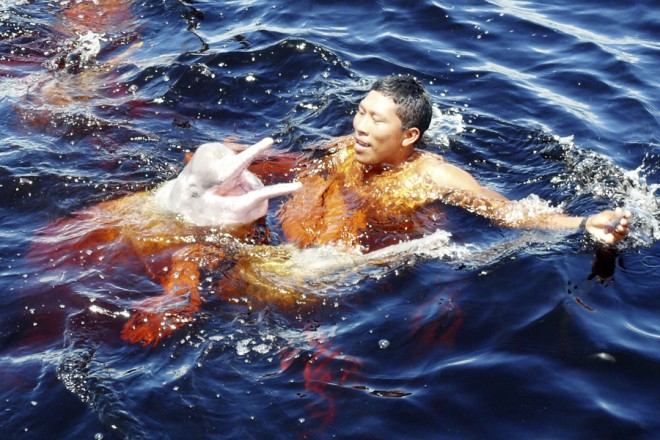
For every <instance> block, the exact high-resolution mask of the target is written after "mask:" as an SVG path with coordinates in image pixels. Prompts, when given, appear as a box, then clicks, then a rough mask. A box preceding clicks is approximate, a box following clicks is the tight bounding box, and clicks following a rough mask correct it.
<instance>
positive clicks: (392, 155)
mask: <svg viewBox="0 0 660 440" xmlns="http://www.w3.org/2000/svg"><path fill="white" fill-rule="evenodd" d="M432 113H433V108H432V106H431V98H430V96H429V94H428V93H427V92H426V90H425V89H424V86H422V85H421V84H420V83H419V82H418V81H417V80H415V79H414V78H411V77H407V76H388V77H385V78H382V79H380V80H378V81H376V82H375V83H374V85H373V86H372V88H371V91H370V92H369V93H368V94H367V96H366V97H365V98H364V99H363V100H362V101H360V104H359V106H358V112H357V113H356V114H355V118H354V119H353V128H354V129H355V138H356V145H355V159H356V160H357V161H358V162H360V163H362V164H365V165H384V164H389V165H398V164H400V163H402V162H404V161H405V160H406V159H407V158H408V157H409V156H410V154H411V153H412V152H413V149H414V146H415V144H416V143H417V141H419V139H420V138H421V137H422V135H423V134H424V132H425V131H426V129H427V128H428V127H429V125H430V123H431V115H432Z"/></svg>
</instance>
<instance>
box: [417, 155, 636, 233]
mask: <svg viewBox="0 0 660 440" xmlns="http://www.w3.org/2000/svg"><path fill="white" fill-rule="evenodd" d="M427 172H428V175H429V177H430V178H431V179H432V181H433V184H434V186H435V187H436V188H437V189H438V191H439V193H440V194H441V196H440V199H441V200H442V201H444V202H446V203H448V204H451V205H455V206H460V207H462V208H465V209H467V210H469V211H471V212H474V213H476V214H479V215H482V216H484V217H486V218H489V219H490V220H492V221H493V222H495V223H497V224H499V225H502V226H506V227H510V228H530V229H532V228H537V229H578V228H584V229H585V230H586V231H587V232H589V234H590V235H591V236H592V237H594V238H595V239H597V240H599V241H601V242H604V243H608V244H613V243H616V242H618V241H619V240H621V239H622V238H624V237H625V236H626V235H628V227H629V225H630V217H631V214H630V212H629V211H623V210H622V209H620V208H618V209H616V210H607V211H603V212H600V213H597V214H593V215H590V216H586V217H579V216H570V215H566V214H564V213H562V212H560V211H558V210H555V209H552V208H550V207H533V206H530V205H529V204H526V203H523V202H518V201H512V200H509V199H507V198H506V197H504V196H503V195H501V194H499V193H498V192H496V191H493V190H490V189H488V188H485V187H483V186H482V185H481V184H480V183H479V182H477V180H476V179H475V178H474V177H472V175H471V174H469V173H468V172H466V171H464V170H462V169H460V168H458V167H456V166H454V165H451V164H448V163H445V162H440V163H438V164H436V166H433V167H432V168H431V167H429V169H428V170H427Z"/></svg>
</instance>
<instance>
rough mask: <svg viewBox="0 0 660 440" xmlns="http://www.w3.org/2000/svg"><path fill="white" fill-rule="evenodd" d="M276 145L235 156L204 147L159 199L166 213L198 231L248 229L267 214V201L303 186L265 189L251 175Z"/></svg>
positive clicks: (258, 146) (228, 151) (218, 148)
mask: <svg viewBox="0 0 660 440" xmlns="http://www.w3.org/2000/svg"><path fill="white" fill-rule="evenodd" d="M272 145H273V140H272V139H270V138H266V139H263V140H262V141H260V142H258V143H256V144H254V145H252V146H251V147H248V148H247V149H245V150H243V151H241V152H239V153H236V152H235V151H234V150H232V149H231V148H229V147H227V146H226V145H224V144H222V143H219V142H212V143H207V144H202V145H200V146H199V148H198V149H197V151H196V152H195V154H194V156H193V158H192V160H191V161H190V162H189V163H188V164H187V165H186V166H185V168H184V169H183V171H181V173H180V174H179V175H178V177H177V178H176V179H174V180H170V181H169V182H166V183H165V184H163V185H162V186H161V187H160V188H158V190H156V192H155V197H156V198H157V200H158V201H159V202H160V203H161V204H162V206H164V207H165V208H166V209H167V210H169V211H171V212H174V213H176V214H179V215H181V216H183V218H184V219H185V220H187V221H189V222H190V223H193V224H195V225H196V226H221V225H240V224H249V223H252V222H253V221H255V220H257V219H259V218H261V217H264V216H265V215H266V213H267V212H268V199H271V198H274V197H279V196H283V195H286V194H290V193H292V192H294V191H296V190H298V189H300V187H301V184H300V182H293V183H280V184H276V185H269V186H264V185H263V183H261V180H259V178H258V177H257V176H256V175H254V174H253V173H251V172H249V171H247V167H248V166H249V165H250V163H251V162H252V161H253V160H254V159H255V158H256V157H257V156H258V155H259V154H260V153H262V152H264V151H265V150H267V149H268V148H270V147H271V146H272Z"/></svg>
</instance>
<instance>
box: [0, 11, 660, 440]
mask: <svg viewBox="0 0 660 440" xmlns="http://www.w3.org/2000/svg"><path fill="white" fill-rule="evenodd" d="M107 3H108V2H106V4H107ZM109 3H116V4H118V5H119V7H118V8H117V9H116V10H114V11H115V13H116V15H114V16H113V17H114V18H113V17H111V18H112V19H109V20H108V21H103V20H96V19H89V20H80V19H79V20H78V21H76V19H75V17H73V18H72V17H69V18H66V15H65V14H64V11H65V9H66V8H67V7H68V6H70V5H68V4H66V3H65V2H64V3H59V2H57V3H53V2H44V1H21V0H3V1H2V2H0V121H1V123H0V133H1V134H2V138H1V139H2V141H1V143H0V196H1V199H0V200H1V201H2V202H1V205H0V235H1V236H2V248H1V250H0V323H1V324H0V375H1V377H0V379H1V380H0V402H2V406H1V412H2V415H1V416H0V432H2V434H3V438H124V437H127V438H159V439H160V438H173V439H174V438H301V437H302V438H305V437H309V438H333V437H337V438H479V439H481V438H502V439H510V438H538V439H540V438H548V439H550V438H553V439H554V438H562V439H570V438H575V439H583V438H612V439H615V438H616V439H620V438H626V439H637V438H640V439H651V438H658V436H660V422H659V421H658V417H657V409H658V408H659V407H660V394H659V393H658V392H657V383H658V381H660V324H658V322H659V319H658V318H659V317H660V298H659V297H658V292H660V275H659V271H658V268H659V267H660V245H659V244H658V238H659V237H660V229H659V225H660V224H659V220H660V208H659V204H658V197H657V188H658V184H659V177H660V166H659V164H660V161H659V159H658V155H659V154H660V151H659V148H660V147H659V146H660V139H659V137H658V133H659V132H660V131H659V118H660V113H659V109H660V101H659V99H660V81H659V80H658V79H657V78H658V76H657V67H658V65H659V62H660V42H659V41H658V34H657V29H659V28H660V13H659V12H658V5H657V2H655V1H654V0H645V1H638V2H615V1H599V2H593V1H589V0H582V1H578V2H574V1H573V2H568V1H554V2H550V3H551V4H548V2H540V1H535V2H521V1H516V0H491V1H482V0H473V1H466V2H460V4H458V3H454V4H452V3H446V2H439V1H430V0H424V1H419V2H414V3H411V2H407V3H404V2H386V1H369V2H337V1H333V2H329V1H316V2H300V1H298V2H278V3H273V2H265V1H224V2H218V1H200V2H195V3H191V2H185V1H181V2H177V1H170V0H165V1H159V2H156V1H151V0H147V1H145V2H136V3H135V4H127V5H121V4H120V2H109ZM71 4H73V2H72V3H71ZM102 4H103V3H102ZM115 6H117V5H115ZM73 22H75V23H77V24H75V26H74V25H73V24H72V23H73ZM87 32H92V33H91V34H88V33H87ZM83 40H85V41H86V42H87V43H85V41H83ZM84 44H87V45H88V47H92V49H88V50H83V49H82V48H83V45H84ZM95 45H96V46H95ZM94 47H96V49H98V53H97V54H96V56H89V57H87V55H89V54H90V53H92V54H95V53H96V50H95V49H94ZM90 50H91V52H90ZM392 73H395V74H410V75H414V76H415V77H417V78H418V79H420V80H421V81H422V82H423V83H424V84H425V85H426V86H427V87H428V89H429V91H430V92H431V94H432V97H433V101H434V105H435V107H436V118H435V125H434V126H433V128H432V130H431V133H430V135H429V140H428V145H429V146H428V148H429V149H431V150H432V151H435V152H438V153H441V154H444V155H445V157H446V159H447V160H449V161H451V162H453V163H455V164H457V165H459V166H461V167H463V168H465V169H466V170H468V171H470V172H472V173H474V174H475V175H476V176H477V177H478V178H479V179H480V180H481V181H482V182H483V183H484V184H485V185H487V186H490V187H492V188H493V189H496V190H498V191H500V192H502V193H504V194H506V195H507V196H509V197H511V198H516V199H522V198H526V197H527V199H526V200H527V202H528V203H534V199H533V198H529V197H530V195H535V196H538V197H540V198H542V199H544V200H546V201H548V202H549V203H551V204H552V205H560V204H561V206H562V208H563V209H564V210H566V211H567V212H571V213H574V214H576V215H582V214H587V213H591V212H595V211H596V210H600V209H606V208H611V207H614V206H626V207H628V208H629V209H631V210H632V211H633V213H634V216H635V217H634V221H633V226H632V228H631V230H632V232H631V236H630V237H629V238H628V239H627V240H626V241H624V242H623V243H621V244H620V245H618V246H617V247H616V249H613V250H612V249H606V250H603V249H599V248H598V247H597V246H595V245H594V244H593V243H591V242H589V241H588V240H585V239H584V238H583V237H580V236H577V235H563V234H559V233H552V234H549V233H540V232H535V231H509V230H505V229H501V228H498V227H495V226H493V225H491V224H489V223H488V222H487V221H485V220H483V219H480V218H475V217H473V216H471V215H469V214H466V213H463V212H461V211H460V210H457V209H447V214H448V215H449V216H450V217H451V218H452V219H453V220H452V221H451V224H452V225H453V229H452V231H451V232H452V234H453V239H452V244H451V245H450V246H448V247H445V248H443V249H429V250H428V252H426V253H425V252H419V251H418V252H415V253H414V255H408V256H407V258H405V259H403V258H402V259H401V260H397V261H394V262H390V264H388V265H386V266H385V267H382V266H379V267H370V265H369V263H368V262H365V263H364V264H363V265H362V266H359V270H354V267H348V268H345V269H344V270H343V271H340V273H338V274H337V275H336V277H334V278H330V279H328V278H323V279H320V280H318V282H316V283H315V284H313V285H311V286H310V285H305V286H302V285H301V286H297V287H296V288H298V289H299V290H300V291H302V292H303V293H305V294H307V295H311V296H317V297H318V298H317V299H319V301H317V302H316V303H315V305H313V306H305V307H303V306H293V307H285V306H278V305H277V304H272V305H270V306H268V305H264V304H259V305H252V304H251V303H250V300H249V298H248V299H247V300H246V302H244V303H243V302H240V301H239V302H225V301H222V300H221V299H219V298H218V297H216V296H215V295H214V293H217V292H214V291H213V288H212V287H211V286H209V287H208V291H207V300H206V303H205V304H204V306H203V308H202V311H201V312H200V314H199V316H198V319H197V320H196V321H195V322H194V323H193V324H191V325H189V326H186V327H184V328H183V329H181V330H179V331H178V332H176V333H175V334H174V335H173V336H172V337H170V338H168V339H166V340H164V341H163V342H161V343H160V344H159V345H158V346H157V347H155V348H142V347H141V346H139V345H131V344H128V343H126V342H124V341H122V340H121V339H120V337H119V334H120V331H121V328H122V326H123V324H124V323H125V322H126V319H127V318H126V315H125V314H124V313H123V312H124V311H126V310H131V304H132V302H133V301H136V300H140V299H143V298H145V297H148V296H152V295H157V294H158V293H159V290H158V289H159V287H160V286H158V285H157V284H156V283H154V282H153V281H152V280H151V278H150V277H149V276H148V275H147V274H146V273H145V271H144V269H143V268H142V267H141V266H140V265H139V264H137V263H136V264H133V263H130V261H132V260H128V262H127V261H120V262H118V263H117V265H118V266H117V267H121V270H119V269H117V270H114V271H113V270H110V271H108V268H114V264H115V263H107V262H106V263H103V264H105V266H103V265H102V264H101V263H100V262H99V268H95V267H92V268H90V267H88V266H85V267H84V268H83V267H82V265H81V266H80V267H79V268H76V267H77V266H76V265H75V264H70V265H69V266H67V267H68V269H67V271H60V270H56V269H53V268H54V267H56V266H55V264H52V265H51V264H49V261H48V260H47V259H45V260H41V262H40V263H39V264H36V263H35V262H34V260H29V259H26V255H27V254H28V252H29V251H30V249H31V245H32V243H33V242H34V241H35V234H36V232H37V231H38V230H40V229H41V228H43V227H45V226H46V225H48V224H50V223H51V222H54V221H56V220H57V219H60V218H66V217H70V216H71V215H73V213H74V212H77V211H79V210H81V209H84V208H86V207H89V206H92V205H94V204H96V203H99V202H101V201H105V200H111V199H115V198H119V197H121V196H125V195H127V194H131V193H133V192H135V191H138V190H142V189H149V188H153V187H155V186H156V185H157V184H158V183H160V182H163V181H165V180H167V179H169V178H172V177H173V176H175V175H176V174H177V173H178V171H180V169H181V164H182V159H183V152H184V151H186V150H188V149H192V148H194V147H195V145H198V144H200V143H202V142H206V141H210V140H225V139H228V138H234V137H235V138H238V139H239V140H242V141H244V142H252V141H256V140H258V139H260V138H262V137H265V136H273V137H274V138H275V139H276V140H277V148H281V149H291V150H294V151H298V150H302V149H305V148H308V147H309V146H310V145H312V144H313V143H314V142H317V141H320V140H325V139H328V138H330V137H332V136H337V135H343V134H347V133H350V130H351V127H352V124H351V120H352V115H353V112H354V109H355V106H356V103H357V102H358V101H359V99H360V98H361V97H362V96H363V94H364V93H365V91H366V90H368V88H369V86H370V84H371V82H372V81H373V80H374V79H376V78H378V77H380V76H382V75H386V74H392ZM538 203H542V202H538ZM276 208H277V206H273V207H272V209H271V214H270V215H269V219H268V221H269V222H271V223H272V224H276V222H275V220H274V212H275V210H276ZM93 250H94V249H90V252H92V251H93ZM58 255H60V256H62V255H64V258H70V260H71V261H77V260H76V258H84V256H82V255H81V254H80V253H79V251H78V250H75V251H73V250H72V251H71V253H70V254H66V252H65V253H64V254H58ZM99 261H101V260H99ZM129 263H130V264H129ZM281 281H282V283H285V282H287V279H286V277H284V278H283V279H282V280H281Z"/></svg>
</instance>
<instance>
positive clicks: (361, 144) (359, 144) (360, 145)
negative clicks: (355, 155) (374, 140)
mask: <svg viewBox="0 0 660 440" xmlns="http://www.w3.org/2000/svg"><path fill="white" fill-rule="evenodd" d="M355 146H356V147H358V148H361V149H366V148H371V144H368V143H366V142H363V141H360V140H358V139H355Z"/></svg>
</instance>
